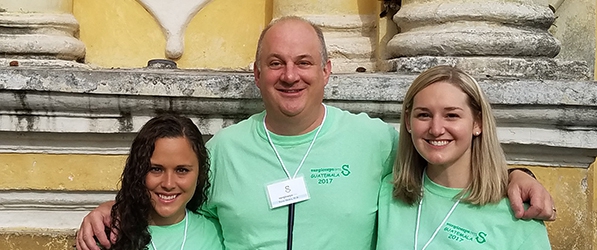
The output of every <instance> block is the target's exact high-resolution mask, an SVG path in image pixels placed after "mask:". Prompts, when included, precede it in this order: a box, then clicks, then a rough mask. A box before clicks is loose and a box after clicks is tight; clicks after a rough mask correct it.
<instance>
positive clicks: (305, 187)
mask: <svg viewBox="0 0 597 250" xmlns="http://www.w3.org/2000/svg"><path fill="white" fill-rule="evenodd" d="M254 66H255V67H254V75H255V82H256V85H257V87H258V88H259V89H260V91H261V95H262V98H263V101H264V103H265V109H266V111H264V112H262V113H259V114H256V115H253V116H251V117H250V118H249V119H247V120H245V121H242V122H240V123H238V124H236V125H233V126H230V127H228V128H226V129H223V130H222V131H221V132H219V133H217V134H216V135H215V136H214V137H213V138H212V139H211V140H210V141H209V142H208V149H209V151H210V153H211V158H212V182H213V183H212V188H211V197H210V199H209V201H208V204H207V205H206V206H205V207H204V208H203V210H204V213H205V214H206V215H207V216H212V217H216V218H218V219H219V221H220V224H221V226H222V232H223V238H224V244H225V246H226V248H228V249H276V250H278V249H284V248H288V245H290V246H293V247H295V248H296V249H358V250H360V249H373V248H374V246H375V242H374V237H375V230H376V229H375V228H376V213H377V196H378V191H379V187H380V184H381V180H382V178H383V177H384V176H385V175H387V174H389V173H390V172H391V168H392V165H393V163H394V158H395V155H396V143H397V141H398V140H397V138H398V134H397V132H396V130H395V129H394V128H393V127H391V126H389V125H387V124H385V123H383V122H382V121H380V120H379V119H371V118H369V117H368V116H367V115H365V114H360V115H354V114H350V113H348V112H346V111H342V110H340V109H337V108H334V107H330V106H325V105H323V104H322V102H323V93H324V87H325V85H326V84H327V82H328V79H329V76H330V74H331V63H330V61H329V59H328V56H327V51H326V49H325V42H324V39H323V35H322V33H321V30H320V29H319V28H317V27H315V26H314V25H312V24H311V23H309V22H307V21H305V20H303V19H300V18H297V17H286V18H282V19H279V20H277V21H275V22H273V23H272V24H270V25H269V26H268V27H267V28H266V29H265V30H264V31H263V32H262V34H261V37H260V39H259V45H258V48H257V54H256V61H255V65H254ZM529 179H530V180H529ZM512 180H513V182H516V183H518V184H524V188H519V187H518V186H514V187H513V188H511V191H510V193H511V196H512V197H514V198H512V197H511V199H512V200H513V204H515V205H514V208H515V210H516V211H517V212H518V213H517V215H519V217H520V216H522V213H523V212H524V209H523V208H522V199H527V198H528V195H529V194H530V193H533V195H532V196H533V197H532V199H533V200H531V203H532V204H533V206H532V207H531V208H530V209H529V210H527V214H526V215H525V216H527V217H528V216H530V217H539V218H550V217H551V216H552V215H553V212H552V211H551V210H546V209H545V208H551V207H552V201H551V197H550V196H549V194H547V192H546V191H545V190H544V189H543V187H541V185H540V184H538V182H536V181H534V179H532V178H531V177H528V176H527V175H526V174H524V173H513V174H512ZM511 186H512V185H511ZM531 188H532V189H533V190H532V191H531ZM297 190H298V191H297ZM521 191H523V192H522V193H523V195H521V194H520V193H521ZM293 201H298V202H296V203H292V202H293ZM288 204H293V205H288ZM110 206H111V203H106V204H103V205H101V206H100V207H99V208H98V209H96V210H94V211H93V212H91V213H90V214H89V215H88V216H87V217H86V218H85V219H84V221H83V223H82V225H81V230H80V231H79V233H78V235H77V247H78V249H98V248H97V247H96V246H95V245H94V244H95V243H94V241H93V236H92V235H97V238H98V240H99V242H100V243H101V244H102V245H104V246H109V244H110V243H109V241H108V239H107V237H106V236H105V235H104V234H103V225H104V224H106V222H104V220H106V219H107V218H106V217H109V207H110ZM106 211H107V212H106ZM292 224H293V226H290V229H293V230H289V225H292ZM290 239H292V242H289V241H290Z"/></svg>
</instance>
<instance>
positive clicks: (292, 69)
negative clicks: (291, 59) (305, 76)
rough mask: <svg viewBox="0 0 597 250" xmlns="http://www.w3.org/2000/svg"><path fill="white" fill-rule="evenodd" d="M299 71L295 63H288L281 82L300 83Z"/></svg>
mask: <svg viewBox="0 0 597 250" xmlns="http://www.w3.org/2000/svg"><path fill="white" fill-rule="evenodd" d="M297 70H298V69H297V67H296V65H294V63H287V64H286V66H285V67H284V70H283V72H282V75H281V76H280V80H282V82H284V83H288V84H294V83H296V82H298V81H299V79H300V77H299V74H298V71H297Z"/></svg>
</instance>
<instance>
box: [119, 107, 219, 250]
mask: <svg viewBox="0 0 597 250" xmlns="http://www.w3.org/2000/svg"><path fill="white" fill-rule="evenodd" d="M178 137H184V138H186V139H188V140H189V142H190V143H191V146H192V148H193V151H194V152H195V154H197V159H198V161H199V176H198V179H197V188H196V189H195V193H194V194H193V197H192V198H191V200H190V201H189V203H187V205H186V208H187V209H188V210H189V211H191V212H193V213H198V209H199V207H200V206H201V205H202V204H203V203H204V202H205V201H206V200H207V190H208V188H209V186H210V183H209V178H208V173H209V156H208V153H207V149H206V148H205V143H203V136H202V134H201V132H200V131H199V129H198V128H197V126H195V124H194V123H193V121H191V119H189V118H186V117H182V116H178V115H175V114H162V115H159V116H156V117H154V118H152V119H151V120H149V121H148V122H147V123H146V124H145V125H143V127H142V128H141V130H139V133H138V134H137V136H136V137H135V139H134V140H133V143H132V145H131V150H130V153H129V157H128V158H127V160H126V165H125V167H124V170H123V171H122V176H121V178H120V181H121V188H120V190H119V191H118V194H117V195H116V200H115V204H114V206H112V212H111V217H112V224H111V226H112V228H114V229H116V230H117V231H118V237H117V239H116V242H115V243H114V244H113V245H112V248H111V249H116V250H119V249H124V250H138V249H147V244H149V242H150V241H151V235H150V234H149V231H148V221H149V214H150V211H151V209H152V204H151V196H150V193H149V190H148V189H147V187H146V185H145V177H146V175H147V173H148V172H149V169H150V166H151V162H150V159H151V155H152V154H153V150H154V149H155V142H156V141H157V140H158V139H160V138H178Z"/></svg>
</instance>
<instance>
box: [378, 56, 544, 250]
mask: <svg viewBox="0 0 597 250" xmlns="http://www.w3.org/2000/svg"><path fill="white" fill-rule="evenodd" d="M401 120H402V121H401V123H400V137H399V140H398V154H397V161H396V164H395V165H394V170H393V172H394V174H393V176H392V175H389V176H388V177H387V178H386V179H385V180H384V181H383V183H382V188H381V190H380V194H379V216H378V220H379V221H378V222H379V223H378V241H377V249H378V250H389V249H416V250H421V249H538V250H539V249H541V250H543V249H550V248H551V247H550V245H549V239H548V237H547V230H546V229H545V225H543V222H541V221H536V220H518V219H516V217H515V216H514V212H513V211H512V209H511V208H510V202H509V199H508V198H507V197H506V186H507V182H508V174H507V163H506V157H505V156H504V152H503V150H502V148H501V146H500V142H499V140H498V137H497V126H496V122H495V119H494V117H493V113H492V111H491V106H490V104H489V101H488V100H487V98H486V97H485V95H484V94H483V92H482V90H481V88H480V87H479V85H478V84H477V82H476V81H475V79H473V78H472V77H471V76H470V75H468V74H466V73H465V72H463V71H462V70H460V69H457V68H454V67H451V66H437V67H433V68H430V69H428V70H426V71H425V72H423V73H421V75H419V76H418V77H417V78H416V79H415V80H414V82H413V83H412V85H411V86H410V88H409V89H408V91H407V92H406V96H405V97H404V103H403V106H402V116H401Z"/></svg>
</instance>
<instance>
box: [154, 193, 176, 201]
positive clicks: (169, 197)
mask: <svg viewBox="0 0 597 250" xmlns="http://www.w3.org/2000/svg"><path fill="white" fill-rule="evenodd" d="M158 197H160V199H163V200H172V199H174V198H176V195H163V194H158Z"/></svg>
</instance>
